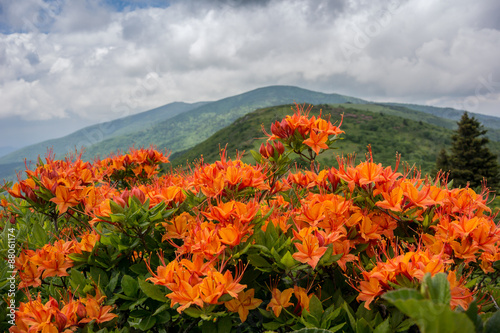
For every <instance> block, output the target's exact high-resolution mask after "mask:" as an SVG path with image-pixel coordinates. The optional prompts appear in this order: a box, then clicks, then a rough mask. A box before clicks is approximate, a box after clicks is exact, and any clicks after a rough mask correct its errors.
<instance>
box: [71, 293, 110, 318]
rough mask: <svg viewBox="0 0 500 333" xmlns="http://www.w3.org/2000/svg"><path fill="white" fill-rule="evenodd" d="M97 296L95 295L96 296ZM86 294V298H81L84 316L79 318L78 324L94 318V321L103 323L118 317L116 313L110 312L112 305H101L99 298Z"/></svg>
mask: <svg viewBox="0 0 500 333" xmlns="http://www.w3.org/2000/svg"><path fill="white" fill-rule="evenodd" d="M96 298H97V296H96ZM96 298H94V297H92V296H89V295H87V298H86V299H84V300H83V302H84V303H85V311H86V317H85V318H83V319H82V320H80V322H79V323H80V324H85V323H88V322H91V321H92V320H95V322H96V323H98V324H100V323H104V322H107V321H110V320H112V319H113V318H116V317H118V315H117V314H114V313H111V310H113V307H112V306H110V305H105V306H102V305H101V304H100V303H101V301H100V300H97V299H96Z"/></svg>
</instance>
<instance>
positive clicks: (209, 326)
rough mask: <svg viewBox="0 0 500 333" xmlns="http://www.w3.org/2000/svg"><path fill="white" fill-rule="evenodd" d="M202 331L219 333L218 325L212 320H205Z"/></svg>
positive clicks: (204, 332) (203, 332)
mask: <svg viewBox="0 0 500 333" xmlns="http://www.w3.org/2000/svg"><path fill="white" fill-rule="evenodd" d="M201 332H202V333H217V326H216V325H215V324H214V323H213V322H211V321H208V320H206V321H203V325H202V326H201Z"/></svg>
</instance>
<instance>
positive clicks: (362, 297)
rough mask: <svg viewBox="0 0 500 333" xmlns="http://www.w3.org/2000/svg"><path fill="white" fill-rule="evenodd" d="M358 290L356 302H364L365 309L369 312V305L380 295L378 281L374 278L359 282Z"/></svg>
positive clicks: (381, 289)
mask: <svg viewBox="0 0 500 333" xmlns="http://www.w3.org/2000/svg"><path fill="white" fill-rule="evenodd" d="M363 275H364V274H363ZM359 288H360V292H359V295H358V297H357V298H356V300H357V301H358V302H366V303H365V308H366V309H368V310H370V303H371V302H373V301H374V300H375V298H376V297H378V296H380V295H381V294H382V291H383V288H382V286H381V285H380V281H379V280H378V279H376V278H373V277H370V278H369V279H368V281H361V282H360V283H359Z"/></svg>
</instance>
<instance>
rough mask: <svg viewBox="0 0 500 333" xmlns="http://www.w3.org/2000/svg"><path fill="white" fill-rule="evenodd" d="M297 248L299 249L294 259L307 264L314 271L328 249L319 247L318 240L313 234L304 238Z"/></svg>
mask: <svg viewBox="0 0 500 333" xmlns="http://www.w3.org/2000/svg"><path fill="white" fill-rule="evenodd" d="M295 247H297V250H298V252H296V253H294V254H293V255H292V257H293V258H294V259H295V260H297V261H300V262H301V263H307V264H308V265H310V266H311V267H312V268H313V269H315V268H316V265H317V264H318V262H319V260H320V259H321V257H322V256H323V254H325V252H326V249H327V248H326V247H325V246H319V241H318V238H316V237H315V236H314V235H312V234H308V235H307V236H306V237H304V238H303V240H302V244H300V243H295Z"/></svg>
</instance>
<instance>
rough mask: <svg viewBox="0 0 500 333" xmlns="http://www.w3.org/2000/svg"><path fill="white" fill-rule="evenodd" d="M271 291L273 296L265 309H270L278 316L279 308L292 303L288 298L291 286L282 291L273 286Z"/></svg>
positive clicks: (290, 294)
mask: <svg viewBox="0 0 500 333" xmlns="http://www.w3.org/2000/svg"><path fill="white" fill-rule="evenodd" d="M271 293H272V295H273V297H272V298H271V301H270V302H269V304H268V305H267V308H266V309H267V310H269V309H272V310H273V312H274V315H275V316H276V317H279V316H280V314H281V310H283V309H284V308H287V307H289V306H290V305H293V303H291V302H290V298H291V297H292V294H293V288H288V289H286V290H284V291H283V292H281V291H279V290H278V289H277V288H274V289H273V290H272V292H271Z"/></svg>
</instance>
